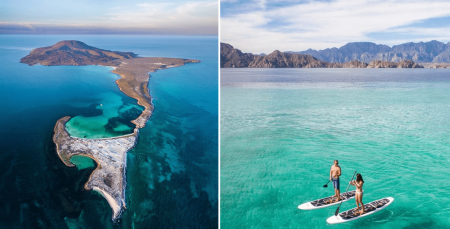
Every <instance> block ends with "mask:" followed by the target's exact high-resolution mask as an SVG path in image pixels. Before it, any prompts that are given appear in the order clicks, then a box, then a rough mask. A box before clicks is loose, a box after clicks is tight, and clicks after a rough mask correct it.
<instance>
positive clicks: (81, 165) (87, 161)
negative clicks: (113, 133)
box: [70, 155, 95, 170]
mask: <svg viewBox="0 0 450 229" xmlns="http://www.w3.org/2000/svg"><path fill="white" fill-rule="evenodd" d="M70 162H72V164H74V165H75V166H76V167H77V169H78V170H83V169H87V168H95V162H94V160H92V159H91V158H89V157H85V156H80V155H74V156H72V157H71V158H70Z"/></svg>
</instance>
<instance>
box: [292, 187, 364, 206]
mask: <svg viewBox="0 0 450 229" xmlns="http://www.w3.org/2000/svg"><path fill="white" fill-rule="evenodd" d="M355 192H356V191H354V190H353V191H350V192H344V193H342V194H341V199H342V202H345V201H347V200H350V199H352V198H355ZM339 203H341V201H337V202H336V198H332V197H331V196H329V197H325V198H322V199H318V200H314V201H311V202H307V203H304V204H300V205H299V206H298V209H300V210H314V209H319V208H326V207H329V206H333V205H336V204H339Z"/></svg>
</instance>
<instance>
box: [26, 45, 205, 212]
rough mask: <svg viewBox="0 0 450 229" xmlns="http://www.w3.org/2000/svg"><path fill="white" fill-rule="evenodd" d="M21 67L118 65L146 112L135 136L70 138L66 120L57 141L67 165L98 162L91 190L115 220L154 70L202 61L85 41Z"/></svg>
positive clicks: (33, 57) (35, 54)
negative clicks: (83, 158)
mask: <svg viewBox="0 0 450 229" xmlns="http://www.w3.org/2000/svg"><path fill="white" fill-rule="evenodd" d="M20 62H21V63H26V64H28V65H30V66H32V65H35V64H40V65H45V66H56V65H78V66H81V65H101V66H110V67H114V70H113V71H112V72H113V73H116V74H118V75H120V77H121V78H120V79H118V80H117V81H116V83H117V85H118V86H119V88H120V90H121V91H122V92H123V93H125V94H126V95H127V96H129V97H131V98H135V99H136V100H137V103H138V104H139V105H141V106H144V107H145V109H144V111H143V112H142V113H141V115H140V116H139V117H138V118H136V119H135V120H133V121H131V122H132V123H133V124H135V125H136V128H135V129H134V133H132V134H129V135H125V136H119V137H113V138H102V139H84V138H76V137H73V136H70V135H69V133H68V132H67V130H66V127H65V124H66V122H67V121H69V120H70V117H68V116H66V117H63V118H61V119H59V120H58V121H57V123H56V125H55V129H54V132H55V133H54V135H53V141H54V142H55V144H56V149H57V153H58V156H59V158H60V159H61V160H62V161H63V163H64V164H65V165H66V166H70V167H73V166H75V165H74V164H72V163H71V162H70V158H71V157H72V156H74V155H82V156H87V157H90V158H92V159H93V160H95V161H96V163H97V167H96V169H95V170H94V171H93V172H92V174H91V176H90V177H89V179H88V181H87V183H86V184H85V188H86V189H88V190H89V189H93V190H96V191H98V192H100V193H101V194H102V196H104V197H105V198H106V200H107V201H108V203H109V205H110V206H111V209H112V210H113V216H112V219H113V220H115V219H117V218H118V217H120V215H121V213H122V211H123V209H125V208H126V205H125V187H126V182H125V181H126V179H125V172H126V153H127V152H128V151H129V150H131V149H132V148H133V147H134V146H135V144H136V139H137V135H138V133H139V129H140V128H143V127H144V126H145V123H146V122H147V120H148V119H149V118H150V116H151V114H152V111H153V106H152V103H151V96H150V93H149V91H148V82H149V74H148V73H149V72H154V71H156V70H160V69H166V68H172V67H178V66H181V65H184V64H186V63H197V62H200V61H198V60H190V59H177V58H161V57H138V56H137V55H136V54H134V53H132V52H117V51H109V50H103V49H98V48H95V47H92V46H89V45H86V44H85V43H83V42H80V41H74V40H69V41H60V42H58V43H56V44H55V45H53V46H49V47H43V48H36V49H33V50H32V51H31V52H30V54H29V55H27V56H25V57H23V58H22V59H20Z"/></svg>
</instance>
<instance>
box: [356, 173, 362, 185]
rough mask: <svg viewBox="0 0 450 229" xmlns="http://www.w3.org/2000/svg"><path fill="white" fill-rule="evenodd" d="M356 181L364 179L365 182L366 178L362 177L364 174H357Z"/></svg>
mask: <svg viewBox="0 0 450 229" xmlns="http://www.w3.org/2000/svg"><path fill="white" fill-rule="evenodd" d="M356 181H357V182H360V181H362V182H363V183H364V180H363V179H362V176H361V174H359V173H358V174H356Z"/></svg>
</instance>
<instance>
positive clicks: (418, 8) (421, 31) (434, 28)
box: [220, 0, 450, 54]
mask: <svg viewBox="0 0 450 229" xmlns="http://www.w3.org/2000/svg"><path fill="white" fill-rule="evenodd" d="M220 17H221V19H220V40H221V42H225V43H229V44H231V45H232V46H234V47H235V48H238V49H240V50H241V51H243V52H251V53H255V54H259V53H271V52H272V51H274V50H280V51H304V50H307V49H309V48H311V49H316V50H322V49H326V48H333V47H337V48H339V47H341V46H343V45H345V44H347V43H349V42H374V43H376V44H384V45H389V46H391V47H392V46H393V45H398V44H403V43H407V42H427V41H431V40H438V41H441V42H444V43H447V42H450V0H428V1H425V0H395V1H393V0H319V1H313V0H297V1H294V0H221V4H220Z"/></svg>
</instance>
